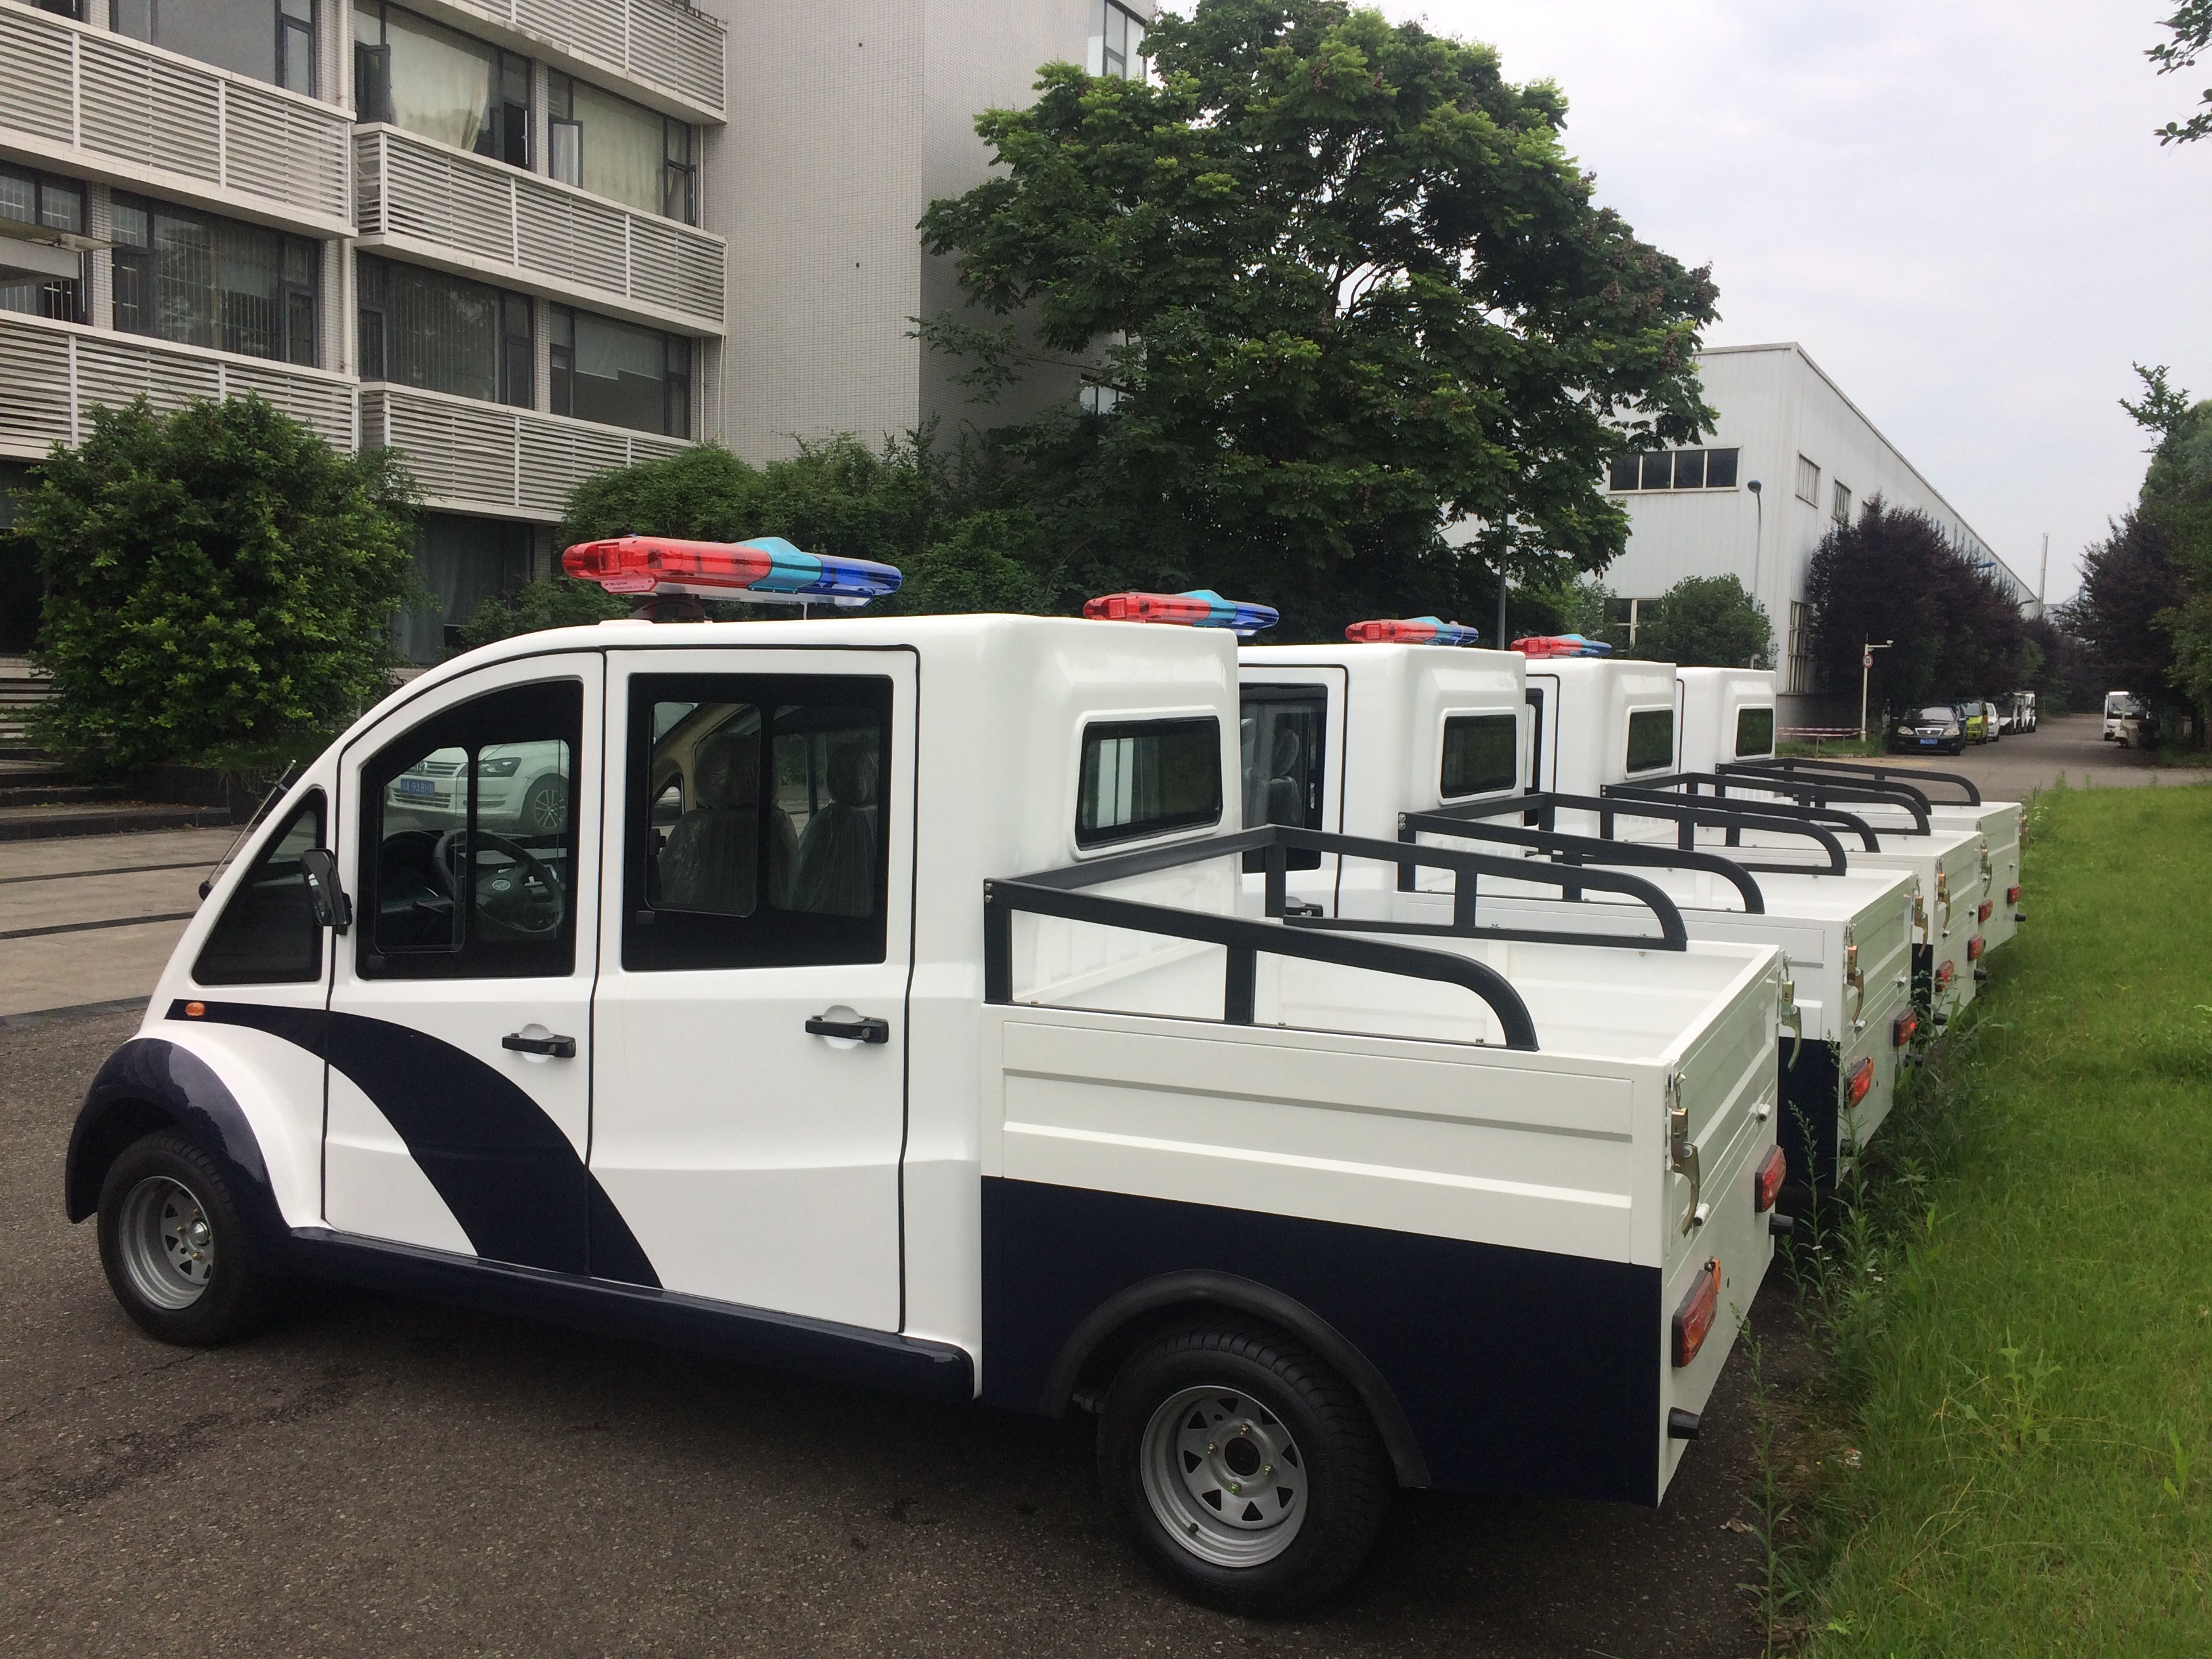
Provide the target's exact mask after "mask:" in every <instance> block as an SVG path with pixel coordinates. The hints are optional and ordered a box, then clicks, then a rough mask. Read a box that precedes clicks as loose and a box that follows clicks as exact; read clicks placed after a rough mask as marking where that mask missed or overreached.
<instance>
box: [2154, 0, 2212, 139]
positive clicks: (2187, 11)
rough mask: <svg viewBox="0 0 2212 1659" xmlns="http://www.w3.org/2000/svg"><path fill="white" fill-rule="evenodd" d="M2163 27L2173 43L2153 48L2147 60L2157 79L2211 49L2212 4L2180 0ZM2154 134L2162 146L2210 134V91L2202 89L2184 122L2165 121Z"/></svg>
mask: <svg viewBox="0 0 2212 1659" xmlns="http://www.w3.org/2000/svg"><path fill="white" fill-rule="evenodd" d="M2165 27H2166V28H2167V29H2168V30H2170V31H2171V32H2172V35H2173V39H2172V40H2162V41H2160V43H2159V44H2158V45H2157V46H2153V47H2152V48H2151V49H2150V51H2149V53H2148V56H2149V58H2150V60H2151V62H2153V63H2154V64H2157V65H2158V72H2159V73H2160V75H2172V73H2174V71H2176V70H2185V69H2188V68H2190V67H2191V66H2192V65H2193V64H2195V63H2196V62H2197V58H2198V56H2199V55H2200V54H2202V53H2203V51H2204V49H2205V47H2206V46H2212V0H2181V7H2180V9H2179V10H2178V11H2176V12H2175V13H2174V14H2173V15H2172V16H2171V17H2169V18H2167V19H2166V20H2165ZM2157 131H2158V142H2159V143H2161V144H2185V143H2189V142H2190V141H2191V139H2194V138H2202V137H2203V136H2204V135H2205V134H2206V133H2208V132H2212V87H2208V88H2205V91H2204V97H2203V102H2202V106H2201V107H2199V108H2198V110H2197V113H2196V114H2194V115H2192V116H2191V117H2190V118H2188V119H2187V120H2186V121H2168V122H2167V123H2166V125H2164V126H2162V127H2160V128H2159V129H2157Z"/></svg>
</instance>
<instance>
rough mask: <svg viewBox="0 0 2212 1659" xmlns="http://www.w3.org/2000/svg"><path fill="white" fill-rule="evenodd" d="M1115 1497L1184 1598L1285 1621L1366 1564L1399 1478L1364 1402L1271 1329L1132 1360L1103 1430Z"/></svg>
mask: <svg viewBox="0 0 2212 1659" xmlns="http://www.w3.org/2000/svg"><path fill="white" fill-rule="evenodd" d="M1098 1474H1099V1479H1100V1480H1101V1482H1102V1483H1103V1486H1104V1487H1105V1491H1106V1498H1107V1502H1108V1503H1109V1504H1110V1505H1111V1506H1112V1507H1113V1509H1114V1511H1115V1516H1117V1518H1119V1520H1120V1521H1121V1524H1122V1525H1123V1526H1124V1527H1125V1528H1127V1529H1128V1532H1129V1534H1130V1536H1131V1537H1132V1539H1133V1541H1135V1543H1136V1545H1137V1547H1138V1550H1139V1553H1141V1554H1142V1555H1143V1556H1144V1557H1145V1559H1146V1562H1147V1563H1148V1564H1149V1565H1151V1566H1152V1569H1153V1570H1154V1571H1157V1572H1158V1573H1159V1574H1160V1576H1161V1577H1164V1579H1166V1580H1167V1582H1168V1583H1170V1584H1171V1585H1173V1586H1174V1587H1175V1589H1176V1590H1178V1591H1180V1592H1181V1593H1182V1595H1187V1596H1189V1597H1190V1598H1191V1599H1192V1600H1194V1601H1203V1602H1206V1603H1208V1604H1209V1605H1211V1606H1213V1607H1220V1608H1222V1609H1223V1610H1225V1611H1226V1612H1231V1613H1244V1614H1248V1615H1251V1616H1255V1617H1261V1618H1267V1617H1279V1616H1280V1615H1283V1614H1285V1613H1296V1612H1297V1611H1298V1610H1299V1609H1301V1608H1303V1607H1310V1606H1311V1605H1312V1604H1313V1603H1314V1602H1316V1601H1319V1600H1321V1599H1322V1597H1323V1596H1325V1595H1328V1594H1329V1593H1330V1592H1332V1591H1334V1590H1335V1589H1337V1588H1338V1587H1339V1586H1340V1585H1341V1584H1343V1583H1344V1582H1345V1581H1346V1579H1348V1578H1350V1577H1352V1574H1353V1573H1354V1572H1356V1571H1358V1568H1359V1565H1360V1564H1361V1563H1362V1562H1363V1561H1364V1560H1365V1559H1366V1558H1367V1553H1368V1551H1369V1550H1370V1548H1371V1547H1373V1545H1374V1542H1375V1534H1376V1531H1377V1530H1378V1529H1379V1528H1381V1526H1382V1524H1383V1515H1384V1513H1385V1511H1386V1510H1388V1509H1389V1501H1390V1495H1391V1492H1392V1490H1393V1487H1394V1485H1395V1480H1394V1476H1393V1474H1392V1471H1391V1468H1390V1461H1389V1456H1388V1455H1387V1454H1386V1453H1385V1452H1384V1450H1383V1444H1382V1440H1381V1437H1379V1436H1378V1435H1377V1434H1376V1431H1375V1425H1374V1423H1373V1422H1372V1420H1371V1419H1370V1418H1369V1416H1368V1414H1367V1412H1366V1409H1365V1407H1363V1406H1362V1405H1361V1404H1360V1401H1359V1398H1358V1395H1356V1394H1354V1393H1353V1392H1352V1389H1351V1388H1350V1387H1349V1386H1347V1385H1346V1383H1345V1382H1344V1381H1343V1379H1341V1378H1340V1377H1339V1376H1337V1375H1336V1374H1335V1373H1334V1371H1332V1370H1329V1369H1328V1367H1327V1366H1326V1365H1324V1364H1322V1362H1321V1361H1320V1360H1319V1359H1317V1358H1315V1357H1314V1355H1313V1354H1312V1353H1310V1352H1308V1351H1307V1350H1306V1349H1305V1348H1304V1346H1301V1345H1299V1344H1297V1343H1296V1342H1293V1341H1291V1340H1289V1339H1287V1338H1285V1337H1283V1336H1281V1335H1279V1334H1276V1333H1274V1332H1273V1331H1269V1330H1266V1329H1263V1328H1227V1329H1218V1328H1195V1329H1189V1330H1183V1331H1177V1332H1175V1333H1172V1334H1169V1335H1167V1336H1164V1337H1162V1338H1160V1339H1158V1340H1156V1341H1154V1342H1153V1343H1152V1344H1151V1345H1150V1346H1146V1347H1145V1348H1142V1349H1140V1350H1139V1352H1136V1353H1135V1354H1133V1355H1132V1356H1131V1357H1130V1358H1128V1359H1127V1361H1125V1362H1124V1363H1123V1364H1122V1366H1121V1370H1120V1371H1119V1372H1118V1373H1117V1374H1116V1376H1115V1379H1114V1383H1113V1386H1112V1388H1110V1389H1109V1390H1108V1391H1107V1395H1106V1404H1105V1411H1104V1413H1103V1416H1102V1418H1101V1419H1100V1421H1099V1425H1098Z"/></svg>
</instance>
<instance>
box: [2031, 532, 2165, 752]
mask: <svg viewBox="0 0 2212 1659" xmlns="http://www.w3.org/2000/svg"><path fill="white" fill-rule="evenodd" d="M2187 599H2188V590H2187V588H2186V587H2185V585H2184V582H2183V573H2182V568H2181V566H2180V565H2179V563H2178V562H2176V561H2175V559H2174V557H2173V550H2172V545H2171V544H2170V543H2169V541H2168V539H2167V537H2166V531H2165V528H2164V526H2162V525H2161V524H2160V522H2159V520H2158V519H2157V517H2156V516H2155V515H2154V514H2152V513H2145V512H2141V511H2137V512H2134V513H2129V514H2128V515H2127V516H2126V517H2125V518H2124V519H2122V520H2120V521H2119V523H2118V524H2117V525H2114V526H2112V531H2111V533H2110V534H2108V535H2107V536H2106V538H2105V539H2104V540H2103V541H2101V542H2098V543H2096V544H2093V546H2091V547H2090V548H2089V549H2088V550H2087V551H2086V552H2085V553H2084V554H2083V555H2082V559H2081V592H2080V594H2079V595H2077V596H2076V597H2075V599H2073V601H2072V602H2071V603H2069V604H2068V605H2063V606H2062V607H2060V610H2059V613H2058V619H2059V621H2060V622H2061V623H2063V626H2064V627H2065V628H2066V629H2067V631H2068V632H2069V633H2071V634H2074V635H2076V636H2077V637H2079V638H2080V639H2081V642H2082V643H2083V644H2084V645H2085V646H2087V647H2088V651H2089V655H2090V659H2091V660H2093V662H2095V664H2096V665H2097V666H2098V667H2099V668H2100V669H2101V670H2102V671H2104V673H2105V676H2106V687H2105V689H2106V690H2116V691H2130V692H2133V693H2134V694H2135V695H2136V696H2138V697H2141V698H2142V700H2143V701H2144V702H2147V703H2149V704H2150V705H2151V706H2152V707H2153V708H2156V709H2159V710H2160V711H2161V712H2164V713H2166V714H2171V713H2172V711H2173V709H2174V708H2175V706H2176V704H2177V702H2178V699H2177V697H2176V695H2175V690H2174V684H2173V676H2174V668H2175V662H2174V642H2173V639H2172V635H2171V634H2170V633H2169V632H2168V630H2167V629H2166V627H2165V626H2164V625H2162V623H2163V619H2165V618H2167V617H2171V615H2172V613H2173V612H2174V611H2176V610H2177V609H2178V608H2179V607H2180V606H2181V605H2184V604H2185V603H2186V601H2187Z"/></svg>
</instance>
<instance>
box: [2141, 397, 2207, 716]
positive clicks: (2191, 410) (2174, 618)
mask: <svg viewBox="0 0 2212 1659" xmlns="http://www.w3.org/2000/svg"><path fill="white" fill-rule="evenodd" d="M2172 403H2173V404H2174V405H2176V406H2178V408H2179V412H2177V413H2173V414H2172V416H2171V418H2169V419H2168V420H2167V421H2166V423H2165V425H2164V427H2163V428H2162V431H2163V436H2162V437H2161V438H2160V442H2159V446H2158V448H2157V449H2156V450H2155V451H2154V452H2153V453H2152V455H2151V461H2150V467H2149V469H2148V471H2147V472H2146V473H2145V474H2144V477H2143V487H2142V508H2141V511H2142V516H2143V517H2144V519H2146V520H2148V521H2149V522H2150V523H2151V524H2153V525H2154V526H2155V527H2156V529H2157V532H2158V534H2159V536H2160V538H2161V539H2162V541H2163V542H2164V544H2165V546H2166V553H2167V557H2168V558H2169V560H2170V561H2171V562H2172V565H2173V568H2174V571H2175V574H2176V575H2177V576H2178V578H2179V586H2180V590H2181V591H2180V593H2179V596H2178V597H2177V598H2176V599H2175V600H2174V602H2173V604H2172V605H2170V606H2169V607H2168V608H2167V609H2166V610H2165V611H2162V612H2160V614H2159V616H2158V617H2156V618H2155V624H2156V626H2157V627H2159V628H2160V629H2162V630H2163V631H2164V633H2165V634H2166V637H2167V638H2168V639H2169V640H2170V641H2172V664H2171V665H2170V667H2169V668H2168V671H2167V678H2168V682H2169V683H2170V684H2172V685H2173V686H2174V687H2175V688H2176V689H2177V690H2179V691H2180V692H2182V693H2183V695H2184V696H2185V697H2186V698H2187V700H2188V701H2189V702H2190V703H2191V704H2192V705H2193V706H2194V707H2195V708H2196V709H2197V735H2198V746H2199V747H2205V746H2212V720H2208V719H2207V718H2206V717H2207V716H2208V715H2212V401H2206V402H2203V403H2199V404H2189V403H2188V401H2187V398H2186V396H2185V394H2179V393H2177V394H2174V396H2173V398H2172Z"/></svg>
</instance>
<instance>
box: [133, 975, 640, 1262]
mask: <svg viewBox="0 0 2212 1659" xmlns="http://www.w3.org/2000/svg"><path fill="white" fill-rule="evenodd" d="M201 1006H202V1007H203V1008H204V1010H205V1012H203V1013H201V1014H198V1015H197V1016H187V1015H186V1013H185V1004H183V1003H182V1002H176V1003H172V1004H171V1005H170V1007H169V1018H171V1019H174V1020H179V1021H189V1019H191V1018H197V1019H198V1020H201V1021H205V1022H213V1023H215V1024H224V1025H244V1026H249V1027H251V1028H252V1029H253V1030H259V1031H266V1032H268V1033H269V1034H270V1036H277V1037H282V1038H283V1040H284V1041H286V1042H291V1043H295V1044H297V1045H298V1046H299V1047H301V1048H305V1049H307V1051H308V1052H309V1053H310V1054H320V1055H322V1056H323V1057H324V1058H325V1060H328V1061H329V1062H330V1064H331V1066H332V1067H333V1068H334V1069H336V1070H337V1071H340V1072H343V1073H344V1074H345V1075H346V1076H347V1077H348V1078H349V1079H351V1080H352V1081H353V1083H354V1084H355V1085H356V1086H357V1087H358V1088H359V1089H360V1090H361V1091H362V1093H363V1094H365V1095H367V1096H368V1097H369V1099H370V1100H371V1101H372V1102H374V1103H375V1106H376V1109H377V1110H379V1111H380V1112H382V1113H383V1114H384V1115H385V1117H386V1119H387V1120H388V1121H390V1122H391V1124H392V1128H393V1129H394V1130H396V1131H397V1132H398V1135H399V1138H400V1139H402V1140H403V1141H404V1142H405V1143H406V1145H407V1151H408V1152H409V1154H410V1156H411V1157H412V1158H414V1160H415V1162H416V1164H417V1165H419V1166H420V1167H421V1169H422V1173H423V1174H424V1175H425V1176H428V1178H429V1182H430V1184H431V1186H432V1187H434V1188H436V1190H437V1194H438V1196H439V1197H440V1198H441V1199H443V1200H445V1201H446V1206H447V1208H448V1209H450V1210H451V1211H452V1212H453V1218H454V1219H455V1220H456V1221H458V1222H459V1223H460V1226H461V1231H463V1232H465V1233H466V1234H467V1235H468V1237H469V1244H470V1247H471V1249H474V1250H475V1251H476V1253H477V1255H481V1256H484V1257H486V1258H488V1259H489V1260H491V1261H512V1262H517V1263H520V1265H522V1266H524V1267H543V1268H544V1269H546V1270H547V1271H548V1272H550V1273H576V1274H589V1275H591V1276H592V1277H595V1278H600V1279H619V1280H622V1281H623V1283H626V1284H631V1285H653V1286H656V1287H657V1286H658V1285H659V1283H660V1279H659V1275H658V1274H656V1273H654V1272H653V1264H652V1263H651V1262H650V1261H647V1258H646V1254H645V1251H644V1249H642V1247H641V1246H640V1245H639V1243H638V1242H637V1237H636V1235H635V1234H634V1233H632V1232H631V1231H630V1230H629V1224H628V1223H626V1222H625V1221H623V1218H622V1213H621V1212H620V1211H619V1210H617V1208H616V1207H615V1205H614V1202H613V1200H611V1199H609V1198H608V1197H607V1195H606V1194H605V1192H604V1191H603V1190H601V1188H600V1187H599V1182H598V1181H597V1180H596V1179H595V1178H594V1177H593V1176H592V1172H591V1171H590V1170H588V1169H587V1168H586V1167H585V1164H584V1161H583V1160H582V1159H581V1158H579V1157H577V1156H576V1149H575V1148H574V1146H571V1145H570V1144H569V1141H568V1136H567V1135H565V1134H563V1133H562V1132H561V1127H560V1126H559V1125H558V1124H556V1123H555V1122H554V1121H553V1120H552V1119H551V1118H550V1117H548V1116H547V1115H545V1112H544V1109H543V1108H542V1107H540V1106H539V1105H538V1103H537V1102H536V1101H535V1100H532V1098H531V1097H530V1096H529V1094H528V1093H527V1092H526V1091H523V1090H522V1089H520V1088H518V1087H517V1086H516V1085H514V1083H513V1081H512V1080H510V1079H507V1077H505V1076H503V1075H502V1074H501V1073H499V1072H497V1071H495V1070H494V1069H493V1068H492V1067H491V1066H487V1065H485V1064H484V1062H483V1061H482V1060H478V1059H477V1057H476V1056H475V1055H474V1054H470V1053H468V1052H467V1051H466V1050H465V1049H461V1048H456V1047H454V1046H453V1044H452V1043H450V1042H443V1041H441V1039H439V1038H437V1037H434V1036H429V1035H428V1033H427V1032H423V1031H419V1030H416V1029H415V1028H414V1027H412V1026H410V1025H401V1024H395V1023H394V1022H392V1021H390V1020H382V1019H370V1018H367V1017H365V1016H363V1015H360V1014H348V1013H338V1012H325V1011H324V1010H322V1009H319V1008H277V1007H268V1006H262V1005H259V1004H256V1003H250V1002H209V1003H204V1004H202V1005H201Z"/></svg>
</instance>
